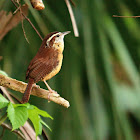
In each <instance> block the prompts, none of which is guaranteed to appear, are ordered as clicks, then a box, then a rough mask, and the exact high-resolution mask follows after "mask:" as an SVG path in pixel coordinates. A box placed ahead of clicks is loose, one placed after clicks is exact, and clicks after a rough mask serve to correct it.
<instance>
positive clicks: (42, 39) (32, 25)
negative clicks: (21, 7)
mask: <svg viewBox="0 0 140 140" xmlns="http://www.w3.org/2000/svg"><path fill="white" fill-rule="evenodd" d="M11 1H12V3H13V4H14V5H15V7H16V8H18V6H17V5H16V4H15V2H14V1H13V0H11ZM21 14H22V16H23V17H24V18H25V19H26V20H27V21H28V22H29V23H30V25H31V26H32V28H33V29H34V30H35V31H36V33H37V34H38V36H39V37H40V39H41V40H43V38H42V36H41V35H40V33H39V32H38V30H37V29H36V28H35V26H34V25H33V23H32V22H31V21H30V19H29V18H27V16H26V15H24V13H23V12H21Z"/></svg>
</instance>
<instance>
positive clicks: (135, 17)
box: [112, 15, 140, 18]
mask: <svg viewBox="0 0 140 140" xmlns="http://www.w3.org/2000/svg"><path fill="white" fill-rule="evenodd" d="M112 17H121V18H139V17H140V16H118V15H113V16H112Z"/></svg>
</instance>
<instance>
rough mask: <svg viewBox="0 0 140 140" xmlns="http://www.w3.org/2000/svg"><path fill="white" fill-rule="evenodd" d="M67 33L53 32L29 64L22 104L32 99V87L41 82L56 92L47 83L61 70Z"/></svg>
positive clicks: (44, 40)
mask: <svg viewBox="0 0 140 140" xmlns="http://www.w3.org/2000/svg"><path fill="white" fill-rule="evenodd" d="M69 33H70V31H66V32H58V31H55V32H51V33H49V34H48V35H47V36H46V37H45V38H44V39H43V41H42V44H41V46H40V48H39V50H38V52H37V53H36V55H35V56H34V58H33V59H32V60H31V62H30V63H29V66H28V68H27V71H26V80H28V84H27V87H26V90H25V92H24V95H23V97H22V101H21V103H27V102H28V101H29V98H30V94H31V90H32V87H33V86H34V85H35V84H36V83H38V82H39V81H43V82H44V83H45V85H46V86H47V88H48V90H49V91H50V93H51V92H54V90H52V89H51V87H50V86H49V85H48V83H47V82H46V81H47V80H49V79H51V78H52V77H53V76H55V75H56V74H57V73H58V72H59V71H60V69H61V66H62V61H63V50H64V36H65V35H67V34H69Z"/></svg>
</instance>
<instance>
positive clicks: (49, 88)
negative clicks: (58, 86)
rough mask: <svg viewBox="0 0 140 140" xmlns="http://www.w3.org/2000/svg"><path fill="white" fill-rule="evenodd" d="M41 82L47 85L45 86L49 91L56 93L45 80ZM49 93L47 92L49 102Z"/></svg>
mask: <svg viewBox="0 0 140 140" xmlns="http://www.w3.org/2000/svg"><path fill="white" fill-rule="evenodd" d="M43 82H44V83H45V85H46V86H47V88H48V90H49V91H50V93H56V94H58V93H57V92H56V91H54V90H52V89H51V87H50V86H49V85H48V83H47V82H46V81H45V80H44V81H43ZM50 93H49V94H48V102H50Z"/></svg>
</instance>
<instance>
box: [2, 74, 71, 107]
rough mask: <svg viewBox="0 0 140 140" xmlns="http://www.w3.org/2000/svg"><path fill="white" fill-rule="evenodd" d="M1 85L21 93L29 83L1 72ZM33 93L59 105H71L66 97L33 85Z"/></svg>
mask: <svg viewBox="0 0 140 140" xmlns="http://www.w3.org/2000/svg"><path fill="white" fill-rule="evenodd" d="M0 86H3V87H7V88H10V89H12V90H15V91H19V92H21V93H24V91H25V89H26V86H27V84H26V83H24V82H22V81H18V80H16V79H12V78H10V77H7V76H4V75H1V74H0ZM31 95H35V96H38V97H40V98H44V99H47V100H49V101H53V102H55V103H57V104H59V105H62V106H64V107H66V108H68V107H69V106H70V104H69V102H68V101H67V100H65V99H64V98H62V97H60V95H59V94H56V93H50V92H49V91H48V90H45V89H42V88H38V87H35V86H34V87H33V88H32V91H31Z"/></svg>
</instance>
